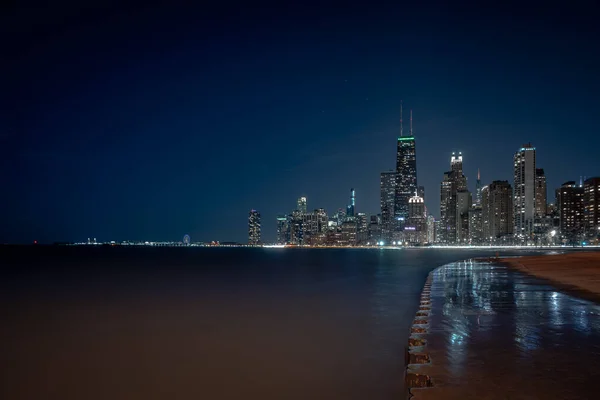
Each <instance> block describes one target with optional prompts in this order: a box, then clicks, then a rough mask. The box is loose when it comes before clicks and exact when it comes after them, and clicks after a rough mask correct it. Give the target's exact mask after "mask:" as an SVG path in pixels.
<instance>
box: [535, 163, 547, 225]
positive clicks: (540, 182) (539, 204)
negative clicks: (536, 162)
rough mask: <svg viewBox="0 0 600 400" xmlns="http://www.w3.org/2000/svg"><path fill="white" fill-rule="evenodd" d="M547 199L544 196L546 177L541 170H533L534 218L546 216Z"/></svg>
mask: <svg viewBox="0 0 600 400" xmlns="http://www.w3.org/2000/svg"><path fill="white" fill-rule="evenodd" d="M547 203H548V199H547V196H546V175H545V174H544V169H543V168H536V169H535V216H536V217H540V218H541V217H544V216H546V207H547V206H546V205H547Z"/></svg>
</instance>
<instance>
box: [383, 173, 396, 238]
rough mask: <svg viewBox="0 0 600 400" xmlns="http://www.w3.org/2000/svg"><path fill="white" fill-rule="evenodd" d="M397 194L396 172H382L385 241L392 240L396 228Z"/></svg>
mask: <svg viewBox="0 0 600 400" xmlns="http://www.w3.org/2000/svg"><path fill="white" fill-rule="evenodd" d="M395 196H396V172H395V171H387V172H382V173H381V180H380V204H381V236H382V239H383V240H384V241H385V242H389V241H391V239H392V231H393V230H394V201H395Z"/></svg>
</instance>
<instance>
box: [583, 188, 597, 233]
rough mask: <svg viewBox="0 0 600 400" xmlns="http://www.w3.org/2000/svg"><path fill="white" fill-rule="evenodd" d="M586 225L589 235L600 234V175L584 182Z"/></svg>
mask: <svg viewBox="0 0 600 400" xmlns="http://www.w3.org/2000/svg"><path fill="white" fill-rule="evenodd" d="M583 193H584V194H583V212H584V226H585V230H586V232H587V234H588V237H592V238H597V237H598V235H600V177H595V178H589V179H586V181H585V182H584V183H583Z"/></svg>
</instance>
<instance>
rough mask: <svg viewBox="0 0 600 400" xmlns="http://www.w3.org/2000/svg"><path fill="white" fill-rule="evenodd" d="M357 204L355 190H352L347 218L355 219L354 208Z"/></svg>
mask: <svg viewBox="0 0 600 400" xmlns="http://www.w3.org/2000/svg"><path fill="white" fill-rule="evenodd" d="M355 205H356V203H355V197H354V188H352V189H350V204H348V207H347V208H346V216H347V217H350V218H352V217H354V207H355Z"/></svg>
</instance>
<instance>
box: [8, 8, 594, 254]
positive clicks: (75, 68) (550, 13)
mask: <svg viewBox="0 0 600 400" xmlns="http://www.w3.org/2000/svg"><path fill="white" fill-rule="evenodd" d="M80 3H82V4H83V3H88V2H80ZM175 3H176V2H172V1H171V2H165V3H163V4H160V3H152V2H146V4H145V6H143V7H140V6H139V4H134V3H131V4H127V2H114V3H113V5H110V6H106V5H105V4H107V2H92V3H91V4H92V5H88V6H83V5H81V4H79V5H75V4H68V3H61V2H58V3H56V4H54V6H53V7H52V8H47V7H42V8H35V7H33V6H31V2H28V6H27V7H25V6H20V5H16V6H15V5H13V6H11V7H9V8H6V7H5V8H4V9H3V10H2V18H1V20H0V26H1V28H0V29H1V30H3V31H4V32H2V33H3V35H2V36H3V37H4V38H5V40H4V46H3V57H2V58H3V62H2V64H1V66H0V72H1V82H2V90H1V93H2V94H1V96H2V103H1V104H2V107H1V108H0V177H1V187H2V190H1V198H0V242H23V243H30V242H32V241H33V240H38V241H40V242H54V241H81V240H86V239H87V238H88V237H97V238H98V240H103V241H104V240H141V239H143V240H181V238H182V237H183V235H184V234H186V233H188V234H190V235H191V237H192V240H193V241H208V240H221V241H227V240H235V241H242V242H245V241H246V240H247V218H248V211H249V210H250V209H251V208H255V209H258V210H259V211H260V212H261V214H262V218H263V220H262V224H263V239H264V240H266V241H269V240H274V239H275V217H276V215H277V214H279V213H286V212H289V211H291V210H292V209H293V208H294V207H295V204H296V199H297V197H299V196H301V195H305V196H307V197H308V208H309V209H314V208H318V207H324V208H325V209H326V210H327V211H328V212H329V213H332V212H333V211H335V210H337V209H338V208H340V207H345V205H346V204H347V203H348V201H349V198H348V197H349V192H350V188H351V187H354V188H355V189H356V196H357V200H356V209H357V212H367V213H369V214H372V213H377V212H379V173H380V172H381V171H385V170H388V169H391V168H394V167H395V150H396V137H397V135H398V133H399V130H400V126H399V110H400V101H401V100H402V101H403V103H404V110H405V113H404V117H405V118H404V120H405V125H404V131H405V132H407V131H408V111H409V110H410V109H413V113H414V134H415V136H416V145H417V163H418V180H419V184H420V185H425V191H426V192H425V193H426V203H427V205H428V208H429V211H430V212H431V213H433V214H434V215H435V216H436V217H437V216H439V182H440V181H441V179H442V174H443V172H444V171H446V170H448V169H449V159H450V155H451V152H452V151H462V152H463V155H464V168H465V174H466V175H467V177H468V178H469V186H470V187H471V188H474V183H475V178H476V173H477V168H480V169H481V175H482V181H483V183H484V184H487V183H489V182H491V181H492V180H495V179H507V180H509V181H510V182H511V184H512V157H513V154H514V152H515V151H516V150H518V149H519V148H520V147H521V145H522V144H524V143H527V142H532V143H533V144H534V145H535V146H536V147H537V164H538V167H542V168H544V169H545V171H546V175H547V177H548V192H549V198H550V199H552V198H553V192H554V189H555V188H556V187H558V186H559V185H560V184H561V183H562V182H564V181H568V180H579V177H580V176H581V175H587V176H597V175H600V156H599V149H600V132H599V128H598V115H599V114H598V113H599V110H600V100H599V95H598V94H599V93H600V75H599V71H600V45H599V44H598V43H600V28H599V27H598V26H599V25H600V24H598V16H599V15H598V11H597V10H596V9H595V8H594V7H593V2H591V1H590V2H584V3H578V2H570V3H569V4H568V6H567V5H566V4H564V5H563V8H552V7H553V6H551V5H549V3H542V2H540V3H539V4H538V6H533V5H529V6H526V5H523V3H521V2H515V3H513V4H507V3H503V4H504V5H503V6H502V8H499V7H495V8H489V9H484V8H480V9H478V8H477V7H479V6H478V5H477V4H479V2H473V3H472V4H471V5H470V6H464V7H463V6H460V5H457V4H455V3H456V2H453V3H454V4H453V5H452V6H449V5H447V4H444V3H435V2H415V3H418V4H420V5H419V6H415V5H412V6H410V5H397V4H396V5H394V4H385V3H384V5H375V3H374V2H360V3H358V2H340V3H336V4H333V3H326V2H320V3H310V2H297V3H290V4H293V5H289V4H288V5H283V4H282V3H285V2H273V3H253V6H252V8H250V7H249V4H250V2H243V3H239V4H236V3H232V2H221V3H219V4H221V5H219V6H217V5H216V3H215V4H213V5H210V6H205V7H200V6H196V8H184V7H178V6H176V4H175ZM201 3H204V2H201ZM386 3H396V2H391V1H388V2H386ZM6 38H9V40H8V41H6Z"/></svg>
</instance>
